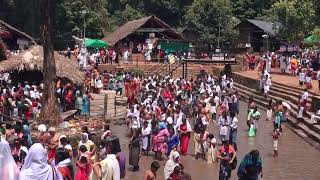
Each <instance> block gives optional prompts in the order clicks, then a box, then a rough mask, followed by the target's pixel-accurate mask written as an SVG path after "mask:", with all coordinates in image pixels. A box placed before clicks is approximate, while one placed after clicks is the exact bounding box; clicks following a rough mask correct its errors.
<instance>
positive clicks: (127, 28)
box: [102, 16, 183, 46]
mask: <svg viewBox="0 0 320 180" xmlns="http://www.w3.org/2000/svg"><path fill="white" fill-rule="evenodd" d="M149 32H158V33H161V34H166V35H167V36H168V37H169V38H170V39H183V37H182V35H181V34H180V33H178V32H177V31H175V30H174V29H172V28H171V27H170V26H169V25H168V24H166V23H165V22H163V21H162V20H161V19H159V18H157V17H156V16H147V17H144V18H141V19H137V20H133V21H129V22H127V23H125V24H124V25H122V26H120V27H119V28H118V29H117V30H116V31H114V32H113V33H111V34H109V35H108V36H107V37H105V38H103V39H102V40H103V41H105V42H107V43H108V44H109V45H111V46H113V45H115V44H116V43H118V42H119V41H121V40H122V39H125V38H126V37H128V36H129V35H131V34H134V33H149Z"/></svg>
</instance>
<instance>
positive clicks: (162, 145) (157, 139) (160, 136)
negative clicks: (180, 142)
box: [152, 122, 169, 160]
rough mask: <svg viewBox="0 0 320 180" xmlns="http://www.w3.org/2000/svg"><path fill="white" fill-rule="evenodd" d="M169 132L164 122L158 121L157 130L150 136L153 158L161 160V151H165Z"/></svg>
mask: <svg viewBox="0 0 320 180" xmlns="http://www.w3.org/2000/svg"><path fill="white" fill-rule="evenodd" d="M168 137H169V132H168V129H167V127H166V124H165V123H164V122H160V123H159V131H158V132H157V133H156V134H155V135H154V136H153V137H152V145H153V148H152V150H153V151H154V152H155V158H156V159H159V160H161V159H162V153H166V152H167V149H168V147H167V139H168Z"/></svg>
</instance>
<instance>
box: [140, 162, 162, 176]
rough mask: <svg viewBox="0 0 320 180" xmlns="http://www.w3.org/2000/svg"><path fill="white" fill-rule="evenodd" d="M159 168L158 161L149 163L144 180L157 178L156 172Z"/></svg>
mask: <svg viewBox="0 0 320 180" xmlns="http://www.w3.org/2000/svg"><path fill="white" fill-rule="evenodd" d="M159 168H160V164H159V163H158V161H153V162H152V163H151V169H150V170H147V171H146V173H145V175H144V180H155V179H156V178H157V171H158V169H159Z"/></svg>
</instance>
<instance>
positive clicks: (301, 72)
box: [299, 68, 306, 87]
mask: <svg viewBox="0 0 320 180" xmlns="http://www.w3.org/2000/svg"><path fill="white" fill-rule="evenodd" d="M305 79H306V74H305V73H304V70H303V69H302V68H299V85H300V87H302V86H303V84H304V83H305Z"/></svg>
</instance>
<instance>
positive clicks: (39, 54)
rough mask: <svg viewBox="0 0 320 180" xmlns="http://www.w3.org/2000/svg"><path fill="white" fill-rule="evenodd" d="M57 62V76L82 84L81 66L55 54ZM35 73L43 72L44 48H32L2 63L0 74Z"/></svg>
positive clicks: (0, 64) (0, 63)
mask: <svg viewBox="0 0 320 180" xmlns="http://www.w3.org/2000/svg"><path fill="white" fill-rule="evenodd" d="M54 58H55V61H56V70H57V76H58V77H61V78H67V79H69V80H70V81H72V82H74V83H77V84H82V83H83V80H84V73H83V72H82V71H81V70H80V69H79V66H78V65H77V64H76V63H75V62H74V61H73V60H70V59H68V58H67V57H65V56H62V55H60V54H58V53H57V52H55V53H54ZM14 70H17V71H22V70H27V71H33V70H40V71H42V70H43V48H42V46H38V45H36V46H32V47H31V48H29V49H28V50H27V51H24V52H21V53H20V54H18V55H17V56H11V57H9V58H8V60H5V61H2V62H0V72H11V71H14Z"/></svg>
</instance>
